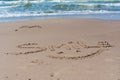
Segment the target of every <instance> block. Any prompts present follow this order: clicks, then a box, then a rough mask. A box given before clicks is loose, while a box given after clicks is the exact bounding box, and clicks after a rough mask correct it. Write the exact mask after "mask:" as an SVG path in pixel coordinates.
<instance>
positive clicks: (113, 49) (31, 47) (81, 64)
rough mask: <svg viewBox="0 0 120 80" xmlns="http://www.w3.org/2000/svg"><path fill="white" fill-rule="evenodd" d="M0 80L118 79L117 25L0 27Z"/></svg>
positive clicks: (56, 22)
mask: <svg viewBox="0 0 120 80" xmlns="http://www.w3.org/2000/svg"><path fill="white" fill-rule="evenodd" d="M0 80H120V21H104V20H95V19H75V18H72V19H71V18H68V19H65V18H61V19H60V18H59V19H41V20H29V21H17V22H3V23H0Z"/></svg>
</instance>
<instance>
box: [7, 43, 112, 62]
mask: <svg viewBox="0 0 120 80" xmlns="http://www.w3.org/2000/svg"><path fill="white" fill-rule="evenodd" d="M110 47H112V45H111V44H109V43H108V42H107V41H100V42H98V43H97V44H96V45H87V44H85V43H83V42H80V41H76V42H74V41H70V42H67V43H63V44H60V45H50V46H47V47H40V46H39V44H38V43H25V44H20V45H17V48H18V49H20V50H26V51H25V52H10V53H9V52H8V53H5V54H12V55H23V54H26V55H27V54H34V53H41V52H45V51H50V52H52V53H49V52H48V54H47V55H46V56H47V57H49V58H52V59H74V60H77V59H86V58H89V57H92V56H95V55H98V54H101V53H103V52H104V51H106V50H108V49H109V48H110ZM31 49H33V51H27V50H31Z"/></svg>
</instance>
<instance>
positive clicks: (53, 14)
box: [0, 10, 120, 18]
mask: <svg viewBox="0 0 120 80" xmlns="http://www.w3.org/2000/svg"><path fill="white" fill-rule="evenodd" d="M104 13H105V14H109V13H120V11H103V10H100V11H91V10H86V11H63V12H61V11H60V12H49V11H48V12H26V13H6V14H1V15H0V18H9V17H24V16H25V17H27V16H28V17H29V16H62V15H66V16H68V15H81V14H104Z"/></svg>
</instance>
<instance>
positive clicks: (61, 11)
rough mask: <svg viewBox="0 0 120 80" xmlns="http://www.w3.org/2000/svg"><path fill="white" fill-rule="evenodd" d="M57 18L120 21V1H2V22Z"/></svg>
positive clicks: (0, 12)
mask: <svg viewBox="0 0 120 80" xmlns="http://www.w3.org/2000/svg"><path fill="white" fill-rule="evenodd" d="M56 17H60V18H61V17H66V18H96V19H104V20H120V0H29V1H28V0H1V1H0V22H4V21H16V20H28V19H35V18H56Z"/></svg>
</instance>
